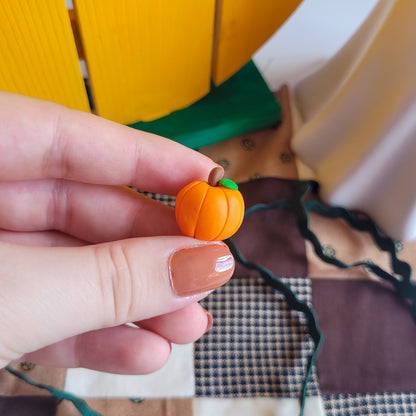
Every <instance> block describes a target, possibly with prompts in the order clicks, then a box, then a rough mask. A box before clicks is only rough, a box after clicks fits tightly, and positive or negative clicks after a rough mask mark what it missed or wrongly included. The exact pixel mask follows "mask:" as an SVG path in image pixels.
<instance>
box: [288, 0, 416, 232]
mask: <svg viewBox="0 0 416 416" xmlns="http://www.w3.org/2000/svg"><path fill="white" fill-rule="evenodd" d="M294 100H295V102H294V104H295V106H296V107H297V110H298V111H299V113H300V115H301V117H302V119H303V120H302V121H303V125H302V127H301V128H300V129H299V130H298V131H297V132H296V134H295V137H294V139H293V148H294V150H295V152H296V153H297V155H298V156H299V157H300V158H301V159H302V160H303V162H304V163H305V164H306V165H308V166H309V167H310V168H311V169H312V170H313V172H314V175H315V177H316V179H317V180H318V181H319V182H320V184H321V186H322V188H321V190H322V195H323V198H324V199H325V200H326V201H327V202H328V203H329V204H331V205H341V206H344V207H350V208H354V209H360V210H363V211H365V212H367V213H368V214H369V215H371V217H372V218H373V219H374V220H375V221H376V222H377V223H378V224H379V226H380V227H381V228H382V229H383V230H384V231H385V232H386V233H387V234H388V235H390V236H391V237H393V238H397V239H404V240H412V239H416V192H415V191H416V185H415V181H416V1H414V0H381V1H379V3H378V4H377V5H376V7H375V8H374V9H373V10H372V12H371V13H370V15H369V16H368V18H367V19H366V20H365V21H364V23H363V24H362V25H361V27H360V28H359V29H358V30H357V31H356V33H355V34H354V36H353V37H352V38H351V39H350V40H349V41H348V42H347V43H346V44H345V46H344V47H343V48H342V49H341V50H340V51H339V52H338V53H337V54H336V55H335V56H334V57H333V58H332V59H331V60H329V61H328V63H327V64H325V65H324V66H323V67H321V68H320V69H319V70H318V71H316V72H315V73H313V74H312V75H310V76H309V77H307V78H306V79H304V80H303V81H301V82H300V83H299V84H298V85H297V86H296V88H295V94H294Z"/></svg>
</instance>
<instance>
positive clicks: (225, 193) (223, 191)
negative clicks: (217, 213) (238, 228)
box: [214, 188, 230, 240]
mask: <svg viewBox="0 0 416 416" xmlns="http://www.w3.org/2000/svg"><path fill="white" fill-rule="evenodd" d="M218 189H219V190H221V192H222V193H223V194H224V197H225V201H226V202H227V218H226V219H225V221H224V224H223V226H222V228H221V230H220V232H219V233H218V234H217V235H216V236H215V238H214V240H217V239H218V237H219V236H220V235H221V234H222V232H223V231H224V229H225V227H226V226H227V222H228V218H229V216H230V201H229V200H228V195H227V192H225V190H224V189H222V188H218Z"/></svg>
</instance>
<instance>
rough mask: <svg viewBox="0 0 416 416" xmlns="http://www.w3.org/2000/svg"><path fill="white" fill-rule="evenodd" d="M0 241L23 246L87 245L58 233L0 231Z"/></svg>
mask: <svg viewBox="0 0 416 416" xmlns="http://www.w3.org/2000/svg"><path fill="white" fill-rule="evenodd" d="M0 241H3V242H5V243H12V244H19V245H24V246H39V247H81V246H85V245H87V244H88V243H87V242H86V241H82V240H79V239H77V238H75V237H71V236H69V235H66V234H63V233H61V232H59V231H42V232H29V233H27V232H16V231H5V230H0Z"/></svg>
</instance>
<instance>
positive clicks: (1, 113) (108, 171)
mask: <svg viewBox="0 0 416 416" xmlns="http://www.w3.org/2000/svg"><path fill="white" fill-rule="evenodd" d="M0 125H1V126H2V129H1V131H0V180H12V181H13V180H24V179H41V178H64V179H70V180H74V181H80V182H88V183H96V184H106V185H132V186H134V187H136V188H139V189H143V190H148V191H153V192H160V193H164V194H168V195H176V193H177V192H178V191H179V189H180V188H182V187H183V186H184V185H186V184H187V183H189V182H191V181H193V180H196V179H202V180H206V179H207V178H208V175H209V172H210V171H211V170H212V169H213V168H214V167H215V166H216V165H215V164H214V162H212V161H211V160H210V159H209V158H207V157H206V156H203V155H202V154H199V153H198V152H195V151H192V150H190V149H188V148H186V147H185V146H181V145H179V144H177V143H175V142H173V141H170V140H167V139H163V138H161V137H159V136H156V135H152V134H149V133H144V132H140V131H138V130H135V129H132V128H129V127H126V126H122V125H120V124H117V123H114V122H111V121H108V120H104V119H102V118H100V117H97V116H95V115H92V114H88V113H83V112H79V111H76V110H70V109H67V108H65V107H62V106H59V105H57V104H54V103H50V102H46V101H41V100H36V99H33V98H29V97H23V96H19V95H16V94H12V93H7V92H0Z"/></svg>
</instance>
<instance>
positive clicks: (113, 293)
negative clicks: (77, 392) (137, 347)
mask: <svg viewBox="0 0 416 416" xmlns="http://www.w3.org/2000/svg"><path fill="white" fill-rule="evenodd" d="M233 271H234V259H233V257H232V255H231V253H230V251H229V250H228V247H227V246H226V245H225V244H224V243H221V242H212V243H207V242H201V241H197V240H194V239H191V238H187V237H149V238H137V239H129V240H122V241H117V242H112V243H106V244H99V245H95V246H87V247H71V248H68V247H65V248H64V247H62V248H44V247H42V248H41V247H27V246H18V245H12V244H7V243H1V244H0V287H1V288H2V290H1V292H0V334H1V336H0V360H5V362H9V361H10V360H13V359H16V358H18V357H20V356H21V355H23V354H25V353H28V352H31V351H34V350H37V349H39V348H42V347H44V346H46V345H50V344H52V343H55V342H58V341H60V340H63V339H65V338H68V337H71V336H74V335H77V334H80V333H83V332H86V331H90V330H94V329H100V328H104V327H110V326H116V325H120V324H123V323H126V322H134V321H140V320H143V319H147V318H150V317H153V316H158V315H162V314H165V313H168V312H171V311H174V310H177V309H181V308H183V307H184V306H186V305H187V304H190V303H194V302H196V301H198V300H200V299H202V298H203V297H204V296H206V295H207V293H208V292H209V291H211V290H213V289H215V288H217V287H218V286H221V285H222V284H224V283H226V282H227V281H228V280H229V279H230V278H231V275H232V273H233Z"/></svg>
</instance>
